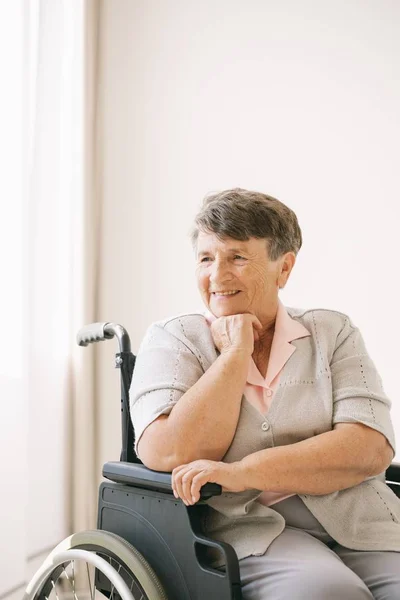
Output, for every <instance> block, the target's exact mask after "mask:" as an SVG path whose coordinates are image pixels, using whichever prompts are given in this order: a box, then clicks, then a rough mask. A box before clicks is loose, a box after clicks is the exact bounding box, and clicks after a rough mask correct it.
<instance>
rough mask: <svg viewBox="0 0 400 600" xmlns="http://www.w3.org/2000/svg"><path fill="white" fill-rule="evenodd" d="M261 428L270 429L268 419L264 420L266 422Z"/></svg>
mask: <svg viewBox="0 0 400 600" xmlns="http://www.w3.org/2000/svg"><path fill="white" fill-rule="evenodd" d="M261 429H262V430H263V431H268V429H269V423H268V421H264V423H263V424H262V425H261Z"/></svg>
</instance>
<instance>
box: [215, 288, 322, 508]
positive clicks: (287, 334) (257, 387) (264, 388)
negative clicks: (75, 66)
mask: <svg viewBox="0 0 400 600" xmlns="http://www.w3.org/2000/svg"><path fill="white" fill-rule="evenodd" d="M205 317H206V319H207V322H208V323H209V324H211V323H212V321H214V320H215V316H214V315H213V314H212V313H210V312H208V311H207V312H206V313H205ZM309 335H311V334H310V332H309V331H308V329H306V328H305V327H304V326H303V325H301V323H299V322H297V321H295V320H294V319H292V318H291V317H290V316H289V314H288V313H287V311H286V309H285V307H284V306H283V304H282V302H281V301H280V300H278V311H277V314H276V320H275V332H274V337H273V340H272V346H271V353H270V357H269V363H268V370H267V374H266V376H265V379H264V377H263V376H262V375H261V373H260V371H259V370H258V369H257V367H256V364H255V362H254V360H253V358H252V357H250V362H249V370H248V374H247V383H246V385H245V388H244V395H245V396H246V398H247V400H248V401H249V402H251V403H252V404H253V405H254V406H255V407H256V409H257V410H258V411H260V413H261V414H262V415H266V414H267V413H268V410H269V407H270V406H271V402H272V401H273V399H274V394H275V391H276V389H277V387H278V382H279V376H280V374H281V372H282V369H283V367H284V366H285V364H286V363H287V361H288V360H289V358H290V357H291V356H292V354H293V352H295V350H296V347H295V346H292V344H291V343H290V342H292V341H293V340H297V339H299V338H303V337H306V336H309ZM294 495H295V494H293V493H290V494H286V493H283V492H271V491H266V492H263V493H262V494H261V495H260V496H259V498H258V501H259V502H261V503H262V504H265V505H267V506H271V505H272V504H275V503H276V502H279V501H280V500H284V499H285V498H289V497H290V496H294Z"/></svg>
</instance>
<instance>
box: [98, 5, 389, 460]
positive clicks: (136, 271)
mask: <svg viewBox="0 0 400 600" xmlns="http://www.w3.org/2000/svg"><path fill="white" fill-rule="evenodd" d="M399 22H400V4H399V3H396V2H393V1H391V0H381V1H380V2H379V3H378V2H375V1H372V0H353V1H352V2H348V1H347V0H336V1H335V2H331V1H320V2H315V1H313V0H302V1H299V0H280V1H279V2H278V1H272V0H271V1H266V0H263V1H261V0H260V1H256V0H250V1H247V2H242V1H239V0H219V1H218V2H215V1H214V0H202V1H201V2H198V1H195V0H168V2H166V1H165V0H146V2H142V1H139V0H103V2H102V19H101V36H100V49H101V65H100V77H101V86H100V93H99V105H100V116H99V144H100V147H101V148H102V152H103V156H102V168H101V188H102V198H103V202H104V206H103V230H102V233H103V238H102V239H103V242H102V248H101V273H102V281H101V284H102V290H101V291H102V302H101V306H100V315H99V317H100V319H104V320H114V321H117V322H121V323H122V324H124V325H125V326H126V327H127V328H128V330H129V332H130V333H131V337H132V341H133V348H134V349H137V347H138V344H139V342H140V339H141V338H142V336H143V334H144V332H145V329H146V327H147V326H148V324H149V323H150V322H152V321H154V320H155V319H158V318H162V317H164V316H168V315H172V314H176V313H179V312H181V311H186V310H191V309H193V308H198V307H200V306H201V303H200V300H199V297H198V295H197V292H196V288H195V282H194V277H193V267H194V264H193V257H192V254H191V249H190V245H189V241H188V238H187V232H188V230H189V227H190V224H191V219H192V218H193V216H194V214H195V212H196V211H197V209H198V207H199V205H200V202H201V199H202V197H203V195H204V194H205V193H206V192H209V191H210V190H217V189H218V190H221V189H225V188H228V187H234V186H241V187H245V188H250V189H255V190H260V191H263V192H266V193H268V194H272V195H275V196H277V197H278V198H279V199H281V200H282V201H283V202H285V203H287V204H288V205H289V206H290V207H291V208H293V209H294V210H295V212H296V213H297V215H298V218H299V222H300V225H301V228H302V231H303V235H304V246H303V248H302V250H301V252H300V254H299V256H298V261H297V264H296V267H295V270H294V271H293V273H292V277H291V280H290V282H289V284H288V286H287V287H286V289H285V290H284V292H283V293H282V300H283V302H284V303H285V304H286V305H288V306H298V307H309V308H312V307H326V308H331V309H337V310H340V311H344V312H346V313H348V314H349V315H350V316H351V317H352V318H353V321H354V322H355V323H356V324H357V325H358V326H359V327H360V328H361V331H362V332H363V334H364V338H365V340H366V343H367V348H368V350H369V352H370V354H371V356H372V358H373V359H374V360H375V362H376V364H377V366H378V368H379V371H380V373H381V375H382V377H383V381H384V387H385V389H386V392H387V393H388V394H389V396H390V397H391V398H392V400H393V413H392V414H393V419H394V422H395V428H396V432H397V437H398V439H399V440H400V404H399V401H398V383H397V370H398V366H397V354H398V353H397V338H398V337H399V334H400V326H399V320H398V318H397V309H398V305H399V294H398V287H397V278H398V266H397V260H398V258H397V256H398V253H397V243H396V240H397V230H398V225H399V219H398V198H399V192H400V180H399V177H398V159H399V152H398V140H399V138H400V121H399V113H398V107H399V106H400V81H399V78H398V77H397V73H398V72H399V62H400V58H399V57H400V37H399V36H398V23H399ZM98 352H99V355H100V367H101V374H100V386H99V387H100V394H101V400H102V404H103V410H102V412H101V417H100V418H99V427H100V430H101V433H102V442H101V445H100V446H101V447H100V455H99V468H100V464H101V463H102V462H103V461H104V460H109V459H113V458H116V457H118V451H119V440H120V433H119V409H118V394H119V381H118V372H115V371H113V365H112V355H113V352H114V347H113V345H112V344H108V345H102V346H101V347H100V348H98Z"/></svg>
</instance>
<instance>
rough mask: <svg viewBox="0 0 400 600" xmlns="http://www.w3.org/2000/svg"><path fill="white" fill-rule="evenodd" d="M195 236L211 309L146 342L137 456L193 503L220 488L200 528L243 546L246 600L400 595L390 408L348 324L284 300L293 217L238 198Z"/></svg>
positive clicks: (213, 204) (136, 385)
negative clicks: (213, 486) (389, 480)
mask: <svg viewBox="0 0 400 600" xmlns="http://www.w3.org/2000/svg"><path fill="white" fill-rule="evenodd" d="M192 241H193V245H194V249H195V254H196V261H197V282H198V287H199V291H200V294H201V296H202V299H203V301H204V304H205V306H206V308H207V311H206V312H205V313H201V312H200V313H190V314H184V315H180V316H177V317H172V318H169V319H166V320H164V321H162V322H158V323H155V324H153V325H152V326H151V327H150V328H149V330H148V332H147V334H146V336H145V339H144V341H143V343H142V345H141V347H140V350H139V353H138V358H137V363H136V368H135V376H134V378H133V383H132V387H131V414H132V421H133V425H134V428H135V431H136V452H137V454H138V456H139V457H140V459H141V460H142V462H143V463H144V464H145V465H147V466H148V467H149V468H151V469H155V470H160V471H172V481H173V488H174V493H175V496H176V497H177V498H178V497H179V498H181V499H182V501H183V502H184V503H185V504H186V505H191V504H194V503H195V502H197V501H198V499H199V490H200V488H201V486H202V485H204V484H205V483H206V482H215V483H219V484H221V486H222V487H223V493H222V495H221V496H218V497H213V498H211V499H210V500H209V501H208V504H209V510H208V516H207V518H206V522H205V523H204V530H205V533H207V535H209V536H210V537H212V538H214V539H217V540H222V541H225V542H227V543H229V544H231V545H232V546H233V548H234V549H235V551H236V554H237V556H238V559H239V567H240V574H241V581H242V593H243V598H245V599H246V600H266V599H267V598H273V600H287V599H288V598H290V599H291V600H300V599H304V600H314V599H315V600H321V599H325V598H326V599H328V600H335V599H337V600H343V599H346V600H367V599H372V598H374V599H375V600H383V599H385V600H395V599H396V600H398V599H399V598H400V500H399V499H398V498H397V497H396V496H395V494H394V493H393V492H392V491H391V489H390V488H389V487H388V486H387V485H386V484H385V477H384V475H385V470H386V468H387V467H388V466H389V464H390V463H391V461H392V459H393V456H394V452H395V440H394V433H393V427H392V423H391V419H390V401H389V399H388V398H387V397H386V395H385V393H384V391H383V388H382V382H381V378H380V376H379V374H378V373H377V371H376V369H375V366H374V363H373V362H372V360H371V358H370V357H369V355H368V353H367V351H366V348H365V345H364V342H363V338H362V336H361V334H360V331H359V330H358V329H357V327H356V326H355V325H354V323H353V322H352V320H351V319H350V318H349V317H348V316H346V315H345V314H343V313H341V312H338V311H335V310H327V309H320V308H316V309H308V310H302V309H295V308H288V307H285V306H283V304H282V303H281V301H280V300H279V290H280V289H281V288H283V287H284V286H285V285H286V283H287V281H288V279H289V276H290V273H291V271H292V269H293V266H294V264H295V261H296V256H297V254H298V252H299V250H300V247H301V245H302V236H301V230H300V227H299V224H298V221H297V218H296V215H295V214H294V213H293V211H292V210H290V209H289V208H288V207H287V206H285V205H284V204H282V203H281V202H280V201H278V200H276V199H275V198H272V197H270V196H267V195H265V194H261V193H256V192H250V191H247V190H243V189H234V190H228V191H224V192H222V193H219V194H215V195H212V196H209V197H207V198H206V199H205V201H204V204H203V207H202V210H201V211H200V213H199V214H198V215H197V217H196V220H195V228H194V231H193V234H192ZM213 566H215V567H217V568H221V567H222V568H223V563H222V560H221V557H220V556H215V557H214V562H213Z"/></svg>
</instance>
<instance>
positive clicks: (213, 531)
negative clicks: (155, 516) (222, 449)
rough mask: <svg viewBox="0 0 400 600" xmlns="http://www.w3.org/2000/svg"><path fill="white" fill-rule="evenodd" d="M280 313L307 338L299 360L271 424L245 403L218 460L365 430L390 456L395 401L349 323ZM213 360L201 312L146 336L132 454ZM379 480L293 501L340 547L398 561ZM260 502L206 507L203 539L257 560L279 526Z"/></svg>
mask: <svg viewBox="0 0 400 600" xmlns="http://www.w3.org/2000/svg"><path fill="white" fill-rule="evenodd" d="M286 310H287V312H288V313H289V315H290V316H291V317H292V318H293V319H295V320H297V321H299V322H300V323H301V324H302V325H304V327H306V329H307V330H308V331H309V332H310V333H311V335H310V336H308V337H304V338H300V339H297V340H294V341H293V342H291V343H292V344H293V345H295V347H296V351H295V352H294V353H293V354H292V356H291V357H290V358H289V360H288V361H287V363H286V364H285V366H284V367H283V370H282V372H281V374H280V378H279V385H278V388H277V390H276V392H275V396H274V399H273V402H272V404H271V407H270V410H269V411H268V413H267V415H263V414H261V413H260V412H259V411H258V410H257V409H256V408H255V407H254V406H253V405H252V404H251V403H250V402H248V401H247V400H246V398H245V397H244V396H243V397H242V403H241V410H240V415H239V420H238V423H237V428H236V432H235V436H234V439H233V441H232V443H231V445H230V447H229V448H228V450H227V452H226V454H225V456H224V458H223V460H224V461H226V462H233V461H238V460H241V459H242V458H243V457H245V456H247V455H248V454H251V453H253V452H257V451H259V450H262V449H265V448H272V447H274V446H282V445H286V444H294V443H296V442H300V441H301V440H305V439H307V438H309V437H311V436H315V435H318V434H320V433H324V432H326V431H330V430H332V428H333V426H334V425H335V424H336V423H343V422H345V423H364V424H365V425H368V426H369V427H372V428H373V429H376V430H377V431H380V432H381V433H383V434H384V435H385V437H386V438H387V440H388V441H389V443H390V444H391V446H392V448H393V450H394V451H395V439H394V431H393V426H392V422H391V419H390V406H391V402H390V400H389V399H388V398H387V396H386V395H385V393H384V390H383V387H382V381H381V378H380V376H379V374H378V372H377V370H376V368H375V365H374V363H373V361H372V360H371V358H370V357H369V356H368V353H367V351H366V348H365V344H364V341H363V338H362V336H361V334H360V331H359V330H358V329H357V327H355V326H354V325H353V323H352V321H351V319H350V318H349V317H348V316H346V315H345V314H342V313H340V312H336V311H333V310H325V309H313V310H302V309H295V308H287V307H286ZM217 357H218V351H217V349H216V348H215V346H214V343H213V340H212V337H211V332H210V328H209V326H208V324H207V322H206V320H205V317H204V315H203V314H202V313H200V312H199V313H193V314H184V315H180V316H176V317H173V318H170V319H166V320H163V321H160V322H157V323H154V324H153V325H151V326H150V327H149V329H148V331H147V333H146V335H145V338H144V340H143V342H142V344H141V346H140V349H139V352H138V356H137V361H136V366H135V371H134V376H133V380H132V385H131V390H130V402H131V417H132V422H133V426H134V429H135V434H136V450H137V442H138V440H139V438H140V436H141V434H142V433H143V431H144V429H145V428H146V427H147V426H148V425H149V424H150V423H151V422H152V421H154V419H156V418H157V417H158V416H159V415H161V414H169V413H170V412H171V410H172V408H173V406H174V405H175V403H176V402H178V401H179V398H180V397H181V396H182V395H183V394H184V393H185V392H186V391H187V390H188V389H189V388H190V387H191V386H192V385H194V383H195V382H196V381H197V380H198V379H199V378H200V377H201V376H202V375H203V373H204V372H205V371H206V370H207V369H208V368H209V367H210V365H211V364H212V363H213V361H215V360H216V359H217ZM384 475H385V474H384V473H381V474H380V475H377V476H374V477H370V478H368V479H367V480H365V481H364V482H362V483H360V484H358V485H356V486H354V487H351V488H348V489H345V490H340V491H337V492H333V493H330V494H325V495H322V496H321V495H320V496H314V495H306V494H299V497H300V498H301V500H302V501H303V502H304V504H305V505H306V506H307V507H308V509H309V510H310V511H311V512H312V514H313V515H314V516H315V517H316V519H317V520H318V521H319V522H320V523H321V525H322V526H323V527H324V528H325V529H326V531H327V532H328V533H329V534H330V535H331V536H332V538H334V539H335V540H336V541H337V542H339V543H340V544H342V545H343V546H346V547H347V548H351V549H355V550H392V551H397V552H400V499H399V498H397V497H396V495H395V494H394V493H393V492H392V490H391V489H390V488H389V487H388V486H387V485H386V483H385V476H384ZM260 493H261V491H260V490H246V491H245V492H240V493H223V494H222V495H221V496H217V497H213V498H211V499H210V500H208V501H207V503H208V505H209V507H210V508H209V511H208V515H207V517H206V519H205V522H204V523H203V526H204V531H205V533H206V534H207V535H208V536H209V537H211V538H214V539H217V540H221V541H225V542H227V543H229V544H231V545H232V546H233V548H234V549H235V551H236V553H237V555H238V558H239V559H241V558H244V557H246V556H249V555H260V554H263V553H264V552H265V551H266V549H267V548H268V546H269V545H270V544H271V542H272V541H273V540H274V539H275V538H276V537H277V536H278V535H279V534H280V533H281V532H282V531H283V529H284V527H285V520H284V518H283V517H282V516H281V515H280V514H279V513H277V512H276V511H274V509H273V506H272V507H268V506H265V505H263V504H261V503H260V502H257V498H258V497H259V495H260ZM221 564H223V561H222V559H221V560H216V561H215V563H214V566H218V565H221Z"/></svg>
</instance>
